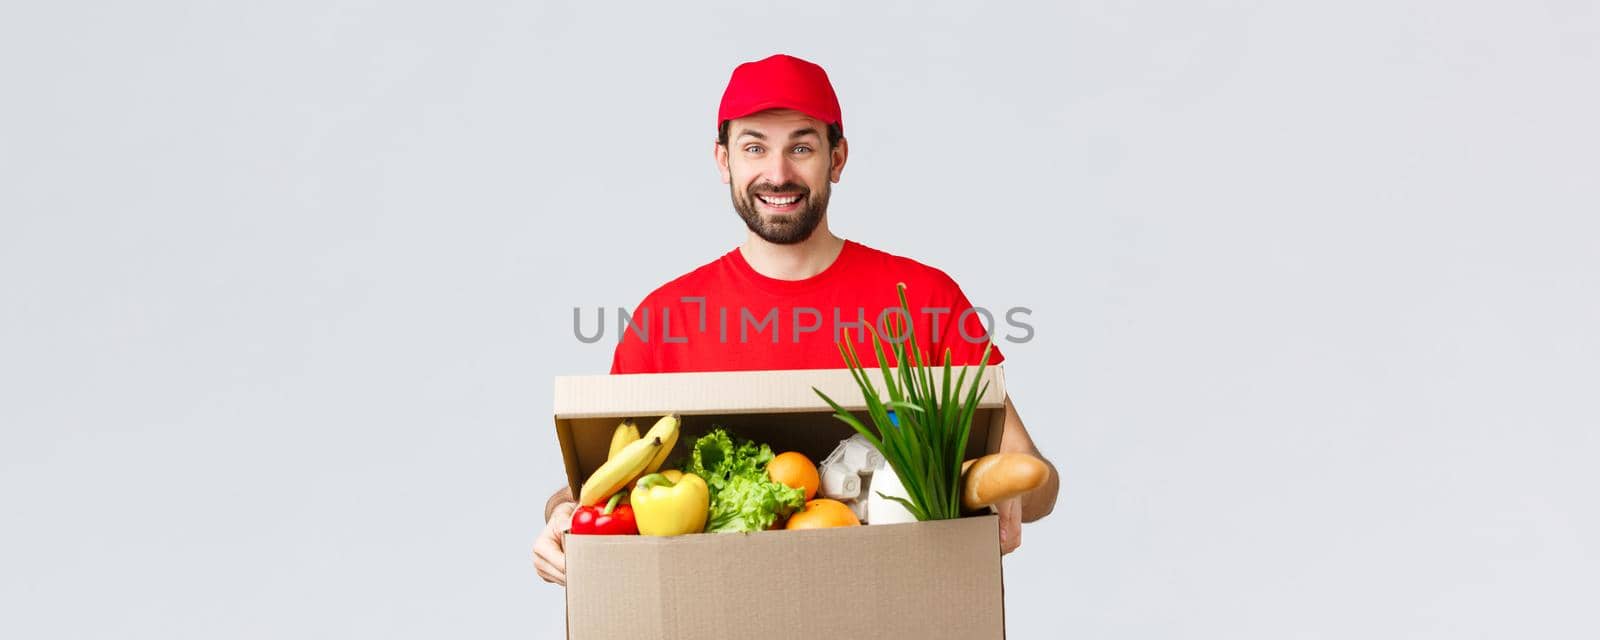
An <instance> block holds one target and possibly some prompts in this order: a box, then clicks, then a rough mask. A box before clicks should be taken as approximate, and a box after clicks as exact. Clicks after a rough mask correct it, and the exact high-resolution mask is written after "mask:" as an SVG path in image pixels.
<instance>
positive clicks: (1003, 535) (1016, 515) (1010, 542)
mask: <svg viewBox="0 0 1600 640" xmlns="http://www.w3.org/2000/svg"><path fill="white" fill-rule="evenodd" d="M994 508H995V511H997V512H999V514H1000V554H1001V555H1005V554H1007V553H1011V552H1012V551H1016V550H1017V547H1020V546H1022V498H1021V497H1016V498H1010V499H1008V500H1002V501H1000V502H999V503H998V504H995V505H994Z"/></svg>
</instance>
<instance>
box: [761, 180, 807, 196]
mask: <svg viewBox="0 0 1600 640" xmlns="http://www.w3.org/2000/svg"><path fill="white" fill-rule="evenodd" d="M748 191H749V193H750V195H752V196H757V195H771V194H775V193H782V194H790V195H793V194H799V195H802V196H804V195H810V194H811V190H810V189H807V188H806V186H805V185H803V184H800V183H798V182H785V183H783V184H780V185H776V186H774V185H771V184H758V185H755V186H752V187H750V189H749V190H748Z"/></svg>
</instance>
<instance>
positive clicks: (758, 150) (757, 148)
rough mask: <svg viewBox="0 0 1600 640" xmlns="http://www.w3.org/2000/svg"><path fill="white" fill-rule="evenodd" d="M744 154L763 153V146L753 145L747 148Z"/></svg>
mask: <svg viewBox="0 0 1600 640" xmlns="http://www.w3.org/2000/svg"><path fill="white" fill-rule="evenodd" d="M744 152H745V153H761V145H759V144H752V145H750V146H748V147H745V148H744Z"/></svg>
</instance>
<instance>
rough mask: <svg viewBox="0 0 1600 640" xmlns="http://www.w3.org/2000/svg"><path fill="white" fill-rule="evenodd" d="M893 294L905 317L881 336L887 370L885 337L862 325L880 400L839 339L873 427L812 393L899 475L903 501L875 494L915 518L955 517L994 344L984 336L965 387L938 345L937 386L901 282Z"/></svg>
mask: <svg viewBox="0 0 1600 640" xmlns="http://www.w3.org/2000/svg"><path fill="white" fill-rule="evenodd" d="M896 291H897V292H898V293H899V294H900V308H901V310H903V311H904V312H905V314H904V320H903V321H900V322H896V321H891V323H890V324H891V326H890V327H888V329H889V330H890V331H895V328H894V325H896V324H898V325H900V326H901V327H902V329H903V332H902V333H901V334H900V335H901V336H903V339H901V340H899V341H898V342H895V341H893V340H887V342H889V349H890V352H891V353H893V354H894V361H895V364H896V367H895V369H894V370H893V371H891V370H890V369H889V361H888V359H886V358H885V357H884V349H883V342H884V341H885V340H880V339H879V337H878V334H877V331H875V330H874V329H873V328H872V327H870V326H869V327H867V331H869V332H871V333H872V337H873V343H872V347H873V350H874V351H875V352H876V353H877V356H878V366H879V368H880V369H881V370H882V373H883V386H884V389H885V390H886V391H887V392H888V394H889V398H888V399H887V400H885V399H883V398H881V397H879V396H878V393H877V391H876V390H875V389H873V387H872V379H871V378H870V377H868V373H867V371H866V368H865V367H863V366H862V365H861V360H860V358H858V357H856V350H855V346H854V345H852V344H851V343H850V340H849V339H848V336H849V332H846V333H845V335H846V339H845V340H844V341H843V342H841V343H840V344H839V355H841V356H843V357H844V362H845V366H846V367H848V368H849V369H850V374H851V376H853V377H854V378H855V381H856V385H857V386H859V387H860V388H861V396H862V398H863V399H864V400H865V402H866V405H867V416H868V418H870V419H871V421H872V426H873V428H868V427H867V425H865V424H862V422H861V420H860V419H858V418H856V416H855V415H854V414H852V413H850V412H849V411H846V410H845V408H844V407H842V406H840V405H839V403H837V402H834V401H833V399H832V398H829V397H828V395H827V394H825V393H823V392H822V391H821V390H819V389H817V388H816V387H812V388H811V390H812V391H815V392H816V393H817V395H818V396H821V397H822V399H823V400H824V401H826V402H827V403H828V406H830V407H833V411H834V414H833V416H834V417H835V418H838V419H839V420H841V421H843V422H844V423H845V424H848V425H850V426H851V427H852V428H854V429H855V430H856V433H859V434H861V436H862V437H864V438H866V439H867V441H868V442H871V443H872V446H874V447H877V449H878V451H879V452H880V453H882V454H883V458H884V460H885V461H887V462H888V463H889V466H890V467H892V468H893V469H894V472H895V475H898V476H900V483H901V484H903V485H905V489H906V495H907V496H909V497H910V500H906V499H903V498H900V497H898V496H885V495H883V494H882V493H879V494H878V495H880V496H883V497H885V498H888V499H890V500H894V501H896V502H899V503H900V504H902V505H905V508H906V510H907V511H910V512H911V514H912V515H914V516H916V518H917V519H918V520H949V519H951V518H958V517H960V516H961V463H962V458H963V457H965V456H966V451H967V437H968V436H970V435H971V434H972V418H973V416H974V415H975V414H976V413H977V411H978V398H979V397H981V396H982V395H983V393H984V392H985V391H987V390H988V388H989V384H988V383H987V382H985V383H984V384H983V386H982V387H980V386H979V385H978V381H979V380H982V379H983V369H984V367H986V366H988V364H989V351H990V350H991V349H992V348H993V347H994V343H993V341H991V342H990V343H989V344H988V345H986V346H984V348H983V358H982V359H981V360H980V361H979V363H978V372H977V375H975V376H973V377H972V384H971V386H970V387H969V386H967V384H966V383H967V367H966V366H965V365H963V366H962V367H961V375H960V376H958V377H957V378H956V379H955V384H954V385H952V384H951V381H950V350H949V349H948V348H947V349H945V351H944V359H943V360H944V362H943V368H942V378H943V384H942V385H940V386H937V387H936V386H935V385H934V380H935V374H936V373H937V372H939V368H937V367H934V366H933V365H931V364H929V363H928V362H927V358H926V356H925V355H924V354H923V353H922V348H921V347H920V346H919V345H918V344H917V336H916V331H915V330H914V329H913V328H912V327H911V326H909V323H908V322H906V321H909V320H910V319H911V317H912V316H911V305H910V304H908V303H907V302H906V285H905V283H900V284H899V285H898V286H897V287H896ZM908 344H909V345H910V348H909V349H908V348H907V345H908ZM890 411H893V412H894V414H895V416H894V418H898V422H899V424H898V426H897V425H896V424H895V420H894V419H893V418H891V417H890V415H889V412H890Z"/></svg>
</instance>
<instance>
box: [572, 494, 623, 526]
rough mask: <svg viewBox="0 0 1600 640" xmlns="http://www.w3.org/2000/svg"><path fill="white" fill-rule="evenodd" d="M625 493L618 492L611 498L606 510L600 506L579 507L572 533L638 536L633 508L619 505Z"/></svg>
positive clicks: (573, 516)
mask: <svg viewBox="0 0 1600 640" xmlns="http://www.w3.org/2000/svg"><path fill="white" fill-rule="evenodd" d="M623 493H624V492H622V491H618V492H617V494H616V495H614V496H611V500H609V501H607V502H606V504H605V507H604V508H602V507H601V506H600V505H595V506H592V507H578V510H577V511H575V512H573V514H572V532H573V533H581V534H589V535H602V536H617V535H638V533H639V525H638V523H636V522H634V520H633V506H631V505H626V504H624V505H618V504H617V502H619V501H621V500H622V494H623Z"/></svg>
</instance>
